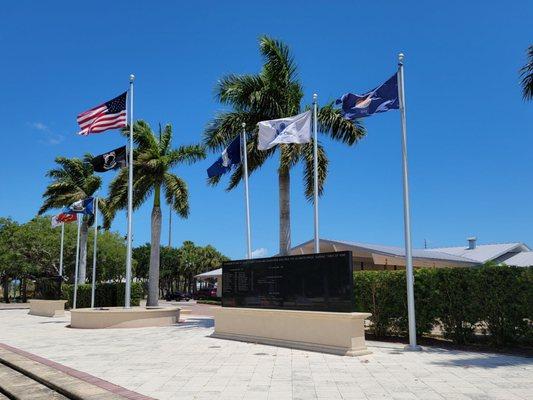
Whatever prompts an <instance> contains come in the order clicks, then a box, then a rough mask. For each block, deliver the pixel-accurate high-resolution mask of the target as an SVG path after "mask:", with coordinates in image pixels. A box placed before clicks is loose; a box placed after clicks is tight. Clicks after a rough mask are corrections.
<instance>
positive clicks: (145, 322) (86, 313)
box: [70, 307, 180, 329]
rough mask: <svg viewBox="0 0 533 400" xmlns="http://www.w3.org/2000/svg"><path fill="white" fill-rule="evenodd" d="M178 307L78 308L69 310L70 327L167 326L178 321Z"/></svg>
mask: <svg viewBox="0 0 533 400" xmlns="http://www.w3.org/2000/svg"><path fill="white" fill-rule="evenodd" d="M179 318H180V309H179V308H178V307H155V308H144V307H132V308H122V307H109V308H102V309H99V308H94V309H93V308H78V309H75V310H71V311H70V326H71V328H81V329H103V328H144V327H149V326H169V325H174V324H175V323H177V322H179Z"/></svg>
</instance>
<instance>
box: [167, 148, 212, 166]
mask: <svg viewBox="0 0 533 400" xmlns="http://www.w3.org/2000/svg"><path fill="white" fill-rule="evenodd" d="M205 157H206V154H205V149H204V148H203V146H200V145H191V146H180V147H178V148H177V149H175V150H172V151H170V152H169V154H168V164H169V166H170V167H172V166H174V165H176V164H180V163H187V164H193V163H195V162H197V161H200V160H203V159H205Z"/></svg>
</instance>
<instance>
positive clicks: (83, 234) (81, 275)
mask: <svg viewBox="0 0 533 400" xmlns="http://www.w3.org/2000/svg"><path fill="white" fill-rule="evenodd" d="M88 232H89V225H88V224H87V220H86V219H85V218H82V220H81V226H80V266H79V270H78V271H79V272H78V283H79V284H80V285H83V284H84V283H85V280H86V279H87V235H88Z"/></svg>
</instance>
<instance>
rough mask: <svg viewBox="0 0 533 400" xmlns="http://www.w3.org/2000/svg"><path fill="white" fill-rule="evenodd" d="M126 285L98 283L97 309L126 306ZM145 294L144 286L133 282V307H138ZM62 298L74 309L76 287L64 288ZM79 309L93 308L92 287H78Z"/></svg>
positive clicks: (95, 300) (86, 285)
mask: <svg viewBox="0 0 533 400" xmlns="http://www.w3.org/2000/svg"><path fill="white" fill-rule="evenodd" d="M125 288H126V285H125V284H124V283H122V282H120V283H97V284H96V290H95V299H94V303H95V304H94V305H95V307H120V306H124V291H125ZM142 294H143V288H142V284H141V283H138V282H133V283H132V284H131V305H132V306H138V305H139V303H140V301H141V298H142ZM62 297H63V299H65V300H68V301H67V305H66V306H67V307H68V308H72V301H73V297H74V285H66V284H64V285H63V286H62ZM76 297H77V298H76V307H77V308H89V307H91V285H89V284H83V285H78V293H77V296H76Z"/></svg>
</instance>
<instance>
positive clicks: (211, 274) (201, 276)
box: [194, 268, 222, 279]
mask: <svg viewBox="0 0 533 400" xmlns="http://www.w3.org/2000/svg"><path fill="white" fill-rule="evenodd" d="M217 276H222V268H219V269H215V270H213V271H207V272H204V273H203V274H198V275H195V276H194V277H195V278H199V279H206V278H216V277H217Z"/></svg>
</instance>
